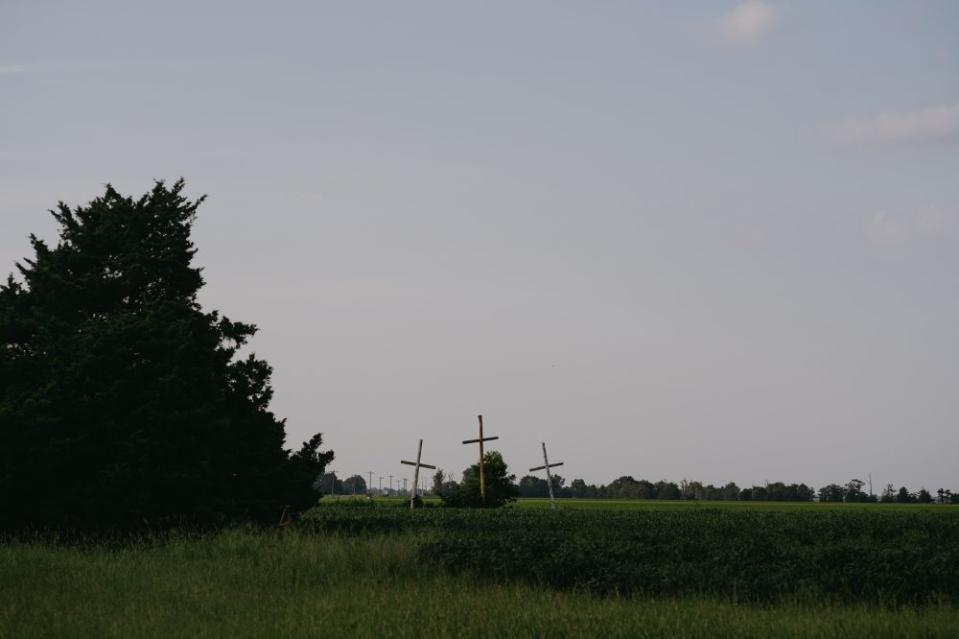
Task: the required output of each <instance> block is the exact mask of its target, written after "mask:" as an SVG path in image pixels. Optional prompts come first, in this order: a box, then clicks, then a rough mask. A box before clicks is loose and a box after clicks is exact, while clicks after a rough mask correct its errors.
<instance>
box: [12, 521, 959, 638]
mask: <svg viewBox="0 0 959 639" xmlns="http://www.w3.org/2000/svg"><path fill="white" fill-rule="evenodd" d="M770 515H772V517H771V518H770V519H764V516H770ZM783 515H785V517H783ZM819 515H822V517H819ZM757 516H758V519H755V518H752V519H751V518H750V517H757ZM727 517H732V519H727ZM741 517H745V518H741ZM863 517H864V518H863ZM957 522H959V511H953V510H952V509H949V508H943V509H941V510H940V511H939V512H929V511H927V510H922V509H917V510H915V511H913V512H908V511H906V512H903V511H902V510H901V509H896V510H890V511H888V512H873V511H862V510H858V509H856V510H849V511H836V510H834V509H823V510H801V511H798V512H797V511H793V512H775V511H774V512H760V511H755V512H750V511H746V512H743V511H741V510H730V511H723V510H720V509H712V510H708V509H707V510H705V511H696V510H688V509H687V510H683V511H648V510H647V511H636V512H630V511H625V512H617V511H615V510H611V511H600V510H587V511H569V512H557V513H550V512H548V511H546V510H538V509H531V510H529V511H527V510H525V509H505V510H501V511H475V510H474V511H468V510H464V511H457V510H445V509H436V508H424V509H422V510H419V511H415V512H412V513H411V512H409V511H407V510H406V509H404V508H401V507H391V506H387V505H381V504H377V505H375V506H367V507H362V506H361V507H357V506H343V505H340V506H335V505H334V506H323V507H319V508H316V509H314V511H312V512H311V513H309V514H308V515H307V516H304V517H303V518H301V520H300V521H299V522H298V523H297V525H295V526H292V527H289V528H288V529H287V530H285V531H284V532H279V531H277V530H273V529H256V528H237V529H231V530H225V531H220V532H214V533H206V534H189V533H168V534H164V535H152V536H149V537H144V538H140V539H129V538H127V539H122V540H112V541H97V540H90V539H86V540H82V541H77V540H64V539H60V540H58V539H53V538H50V537H41V538H20V539H6V540H5V541H4V542H3V543H2V544H0V638H3V639H6V638H8V637H9V638H11V639H12V638H18V639H19V638H21V637H23V638H30V637H344V636H357V637H546V636H549V637H606V636H608V637H717V636H722V637H955V636H957V632H959V631H957V628H959V607H957V596H956V595H957V592H959V591H957V588H956V579H957V578H959V576H957V575H959V566H957V564H956V557H957V554H959V544H957V542H956V541H955V540H956V539H959V536H957V535H956V532H957V530H956V526H957ZM737 529H738V530H741V532H735V530H737ZM731 531H732V532H731ZM803 531H805V532H803ZM843 531H845V532H843ZM790 535H798V537H797V539H796V540H794V542H793V544H792V545H791V546H789V545H788V544H787V545H786V547H784V548H783V549H782V550H781V551H777V550H776V548H777V547H778V545H780V544H782V543H784V540H785V539H787V538H788V537H789V536H790ZM886 535H893V537H891V538H890V539H889V541H888V542H887V543H884V542H883V541H882V540H883V537H884V536H886ZM701 536H705V538H704V539H703V540H702V541H697V538H698V537H701ZM723 536H730V540H728V541H724V540H723ZM563 538H566V539H567V541H566V542H563V541H562V539H563ZM622 544H625V547H620V545H622ZM644 545H651V546H652V548H651V549H647V550H643V546H644ZM709 548H712V549H713V550H712V551H708V550H704V549H709ZM859 548H862V549H863V550H864V551H865V554H864V555H863V556H864V557H865V559H860V558H858V557H860V555H856V554H854V551H855V550H856V549H859ZM537 549H539V550H537ZM897 549H898V551H897ZM804 550H806V551H809V554H808V556H807V555H804V554H803V552H802V551H804ZM710 552H712V554H710ZM897 552H899V553H900V554H897ZM737 553H739V554H738V555H737ZM824 557H825V558H826V559H829V560H830V561H833V562H834V565H833V566H832V568H827V569H826V572H825V573H824V574H822V575H821V577H822V578H821V580H819V581H817V580H816V578H815V572H816V571H819V572H822V571H823V565H827V564H819V563H817V562H820V561H823V560H824ZM896 560H898V561H899V562H900V563H896ZM803 562H807V563H809V564H810V565H812V566H814V567H815V568H816V571H809V568H808V566H805V564H804V563H803ZM723 563H725V564H726V567H725V568H723V567H722V564H723ZM937 563H938V564H939V565H938V567H937ZM750 564H754V565H755V567H756V569H755V570H751V569H749V568H748V566H749V565H750ZM566 565H568V566H569V569H568V570H566V569H564V568H563V567H564V566H566ZM590 566H599V567H601V568H602V570H603V571H605V572H612V575H611V577H610V578H609V579H607V580H605V581H602V580H600V581H596V579H595V577H596V575H597V574H599V573H597V572H595V570H594V569H592V568H590ZM644 566H645V568H644ZM870 566H871V567H870ZM722 570H725V571H726V572H722ZM716 571H720V572H719V573H717V572H716ZM764 572H765V573H768V574H769V575H771V576H770V577H768V578H767V577H763V576H762V574H763V573H764ZM712 574H718V577H716V578H715V579H713V578H710V575H712ZM795 574H806V575H807V578H806V579H805V581H803V580H799V581H798V582H797V584H798V586H799V587H796V588H790V587H786V583H787V582H786V581H780V580H788V579H790V578H791V576H792V575H795ZM809 575H811V576H809ZM720 577H721V578H720ZM913 577H916V580H913ZM749 578H753V579H759V581H756V582H747V581H746V580H747V579H749ZM637 579H638V581H637ZM737 579H738V580H743V583H742V584H741V586H740V588H738V589H732V588H727V587H726V586H725V585H724V584H729V583H731V582H735V581H736V580H737ZM763 579H766V581H763ZM763 584H767V585H770V590H769V591H768V592H765V591H763V590H762V589H761V586H762V585H763Z"/></svg>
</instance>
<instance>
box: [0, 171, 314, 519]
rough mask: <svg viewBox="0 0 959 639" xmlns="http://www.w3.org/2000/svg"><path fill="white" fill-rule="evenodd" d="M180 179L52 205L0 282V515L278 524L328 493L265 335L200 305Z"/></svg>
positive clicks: (192, 209)
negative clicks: (289, 426)
mask: <svg viewBox="0 0 959 639" xmlns="http://www.w3.org/2000/svg"><path fill="white" fill-rule="evenodd" d="M183 187H184V184H183V181H182V180H180V181H178V182H176V183H175V184H173V185H172V187H167V186H166V185H165V184H164V183H163V182H157V183H156V185H155V186H154V187H153V189H152V190H151V191H150V192H149V193H147V194H145V195H143V196H142V197H140V198H139V199H133V198H130V197H125V196H122V195H120V194H119V193H118V192H117V191H116V190H114V189H113V187H111V186H107V187H106V190H105V193H104V194H103V195H102V196H100V197H98V198H97V199H95V200H93V201H92V202H90V204H89V205H87V206H85V207H77V208H72V209H71V208H70V207H68V206H67V205H65V204H62V203H61V204H60V205H59V206H58V208H57V210H55V211H53V217H54V219H55V220H56V222H57V224H58V227H59V240H58V242H57V244H56V245H55V246H51V245H49V244H47V243H46V242H44V241H43V240H41V239H38V238H37V237H35V236H31V237H30V242H31V244H32V247H33V253H34V255H33V257H32V258H31V259H27V260H24V263H23V264H18V265H17V268H18V270H19V272H20V277H21V279H20V280H16V279H14V278H13V276H10V277H9V278H8V279H7V281H6V282H5V283H3V284H0V486H2V490H0V518H2V519H3V521H4V523H5V524H7V525H13V526H57V527H124V526H133V525H143V524H149V525H166V524H183V523H210V522H220V521H225V520H231V519H248V518H252V519H260V520H268V521H274V520H275V519H276V518H277V517H278V516H279V513H280V512H281V511H282V509H283V508H284V506H289V507H291V508H293V509H302V508H307V507H309V506H310V505H312V504H314V503H316V500H317V498H318V494H317V493H316V492H314V491H313V490H312V487H311V485H312V483H313V482H314V479H315V478H316V477H317V476H318V475H319V474H320V473H321V472H322V471H323V469H324V468H325V466H326V465H327V464H328V463H329V462H330V460H332V458H333V453H332V452H329V451H325V452H321V450H320V446H321V443H322V438H321V437H320V435H316V436H314V437H313V438H312V439H311V440H310V441H309V442H307V443H305V444H304V445H303V446H302V448H301V449H300V450H299V451H297V452H290V451H287V450H285V449H284V438H285V432H284V431H285V425H284V421H283V420H282V419H278V418H277V417H276V416H275V415H274V414H273V413H272V412H271V411H270V409H269V405H270V401H271V399H272V396H273V390H272V388H271V386H270V377H271V373H272V369H271V368H270V366H269V364H268V363H267V362H265V361H264V360H262V359H257V358H256V357H255V356H254V355H252V354H250V355H247V356H245V357H240V356H239V351H240V349H241V348H242V347H243V346H245V345H246V343H247V341H248V340H249V338H250V337H252V336H253V335H254V334H255V332H256V327H255V326H253V325H252V324H244V323H241V322H234V321H231V320H229V319H227V318H226V317H223V316H221V315H220V314H219V313H218V312H217V311H212V312H204V311H203V310H202V309H201V307H200V304H199V301H198V297H197V295H198V292H199V290H200V288H201V287H202V286H203V277H202V274H201V270H200V269H199V268H197V267H195V266H193V264H192V261H193V256H194V254H195V253H196V249H195V247H194V245H193V243H192V241H191V238H190V235H191V228H192V224H193V221H194V219H195V216H196V211H197V208H198V207H199V205H200V204H201V202H202V201H203V198H199V199H197V200H193V201H190V200H187V199H186V198H185V197H184V196H183V194H182V190H183Z"/></svg>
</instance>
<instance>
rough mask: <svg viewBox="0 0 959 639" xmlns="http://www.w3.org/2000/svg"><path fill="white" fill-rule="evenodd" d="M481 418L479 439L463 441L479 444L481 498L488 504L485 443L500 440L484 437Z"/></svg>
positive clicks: (480, 419)
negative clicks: (484, 467) (484, 458)
mask: <svg viewBox="0 0 959 639" xmlns="http://www.w3.org/2000/svg"><path fill="white" fill-rule="evenodd" d="M477 417H479V439H466V440H463V443H464V444H477V443H478V444H479V470H480V478H479V479H480V498H481V499H482V500H483V503H484V504H485V503H486V477H485V476H484V475H483V442H489V441H493V440H494V439H499V437H498V436H496V437H483V416H482V415H477Z"/></svg>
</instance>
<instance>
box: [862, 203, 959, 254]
mask: <svg viewBox="0 0 959 639" xmlns="http://www.w3.org/2000/svg"><path fill="white" fill-rule="evenodd" d="M957 222H959V215H957V214H956V212H954V211H947V210H946V209H943V208H941V207H938V206H928V207H925V208H919V209H915V210H913V211H906V212H903V213H889V212H888V211H877V212H876V213H874V214H873V215H872V216H871V217H870V218H869V220H868V221H867V222H866V227H865V234H866V239H867V240H868V241H869V243H870V244H871V245H872V246H873V247H875V248H878V249H886V250H894V249H902V248H904V247H906V246H908V245H910V244H914V243H916V242H919V241H924V240H926V241H928V240H943V239H946V238H948V237H950V236H951V235H952V233H953V231H954V230H955V229H956V226H957Z"/></svg>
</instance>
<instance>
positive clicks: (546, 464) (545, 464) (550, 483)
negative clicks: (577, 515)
mask: <svg viewBox="0 0 959 639" xmlns="http://www.w3.org/2000/svg"><path fill="white" fill-rule="evenodd" d="M562 465H563V462H557V463H555V464H551V463H549V458H548V457H547V456H546V442H543V465H542V466H537V467H536V468H530V469H529V472H531V473H532V472H535V471H537V470H544V469H545V470H546V486H547V487H548V488H549V507H550V508H552V509H553V510H556V497H555V496H554V495H553V474H552V473H551V472H549V469H550V468H555V467H556V466H562Z"/></svg>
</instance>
